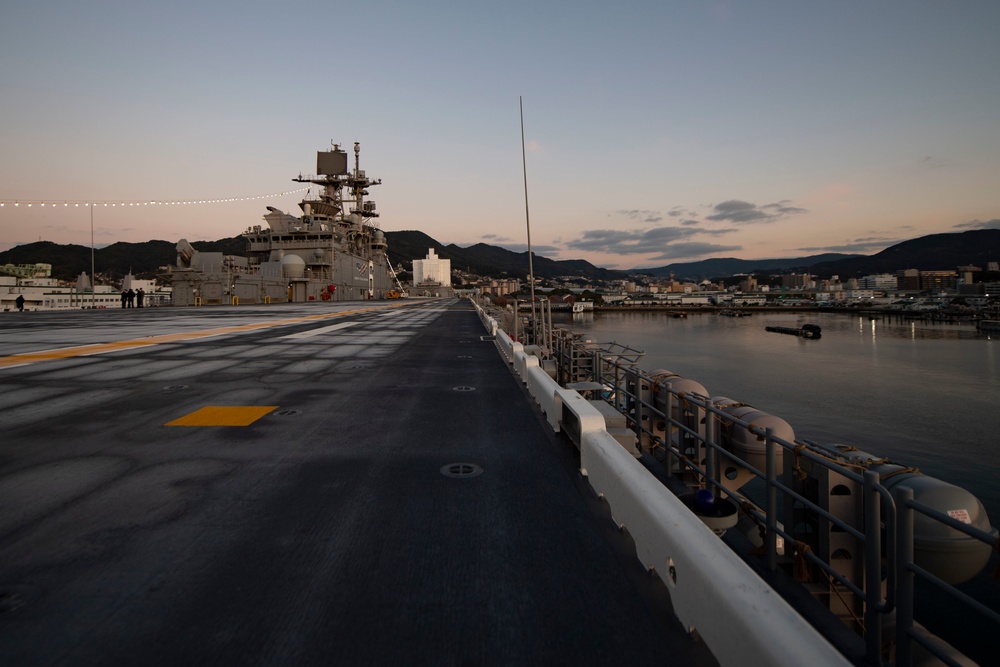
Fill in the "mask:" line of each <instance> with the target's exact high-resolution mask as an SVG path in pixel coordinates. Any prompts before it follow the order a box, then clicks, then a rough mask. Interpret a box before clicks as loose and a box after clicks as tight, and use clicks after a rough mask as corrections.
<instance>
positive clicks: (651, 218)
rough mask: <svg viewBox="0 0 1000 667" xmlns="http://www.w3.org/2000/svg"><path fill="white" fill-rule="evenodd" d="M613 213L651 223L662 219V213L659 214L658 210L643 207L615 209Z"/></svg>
mask: <svg viewBox="0 0 1000 667" xmlns="http://www.w3.org/2000/svg"><path fill="white" fill-rule="evenodd" d="M615 213H617V214H618V215H622V216H625V217H626V218H628V219H629V220H637V221H639V222H647V223H653V222H660V221H661V220H663V215H661V214H660V212H659V211H647V210H644V209H638V208H633V209H630V210H618V211H615ZM668 215H669V214H668Z"/></svg>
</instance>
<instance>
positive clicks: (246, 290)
mask: <svg viewBox="0 0 1000 667" xmlns="http://www.w3.org/2000/svg"><path fill="white" fill-rule="evenodd" d="M360 153H361V145H360V143H358V142H355V144H354V167H353V169H351V168H350V167H349V164H348V155H347V152H346V151H344V150H342V149H341V148H340V145H339V144H334V145H333V147H332V148H331V149H330V150H328V151H319V152H317V154H316V174H315V175H312V176H302V175H301V174H300V175H299V176H298V177H297V178H294V179H292V180H293V181H296V182H298V183H312V184H314V185H317V186H319V188H320V190H319V193H318V194H316V195H313V196H310V195H311V192H310V193H309V194H307V195H306V197H305V198H303V200H302V201H301V202H299V207H300V208H301V210H302V215H301V217H296V216H294V215H291V214H290V213H285V212H284V211H281V210H280V209H277V208H275V207H273V206H268V207H267V213H266V214H265V215H264V221H265V222H266V223H267V225H266V226H264V225H254V226H252V227H250V228H248V229H247V230H246V231H244V232H243V234H242V236H243V237H244V238H245V239H246V241H247V257H236V256H224V255H223V254H222V253H207V252H206V253H201V252H198V251H196V250H195V249H194V248H193V247H192V246H191V244H190V243H188V242H187V241H186V240H184V239H182V240H181V241H180V242H179V243H178V244H177V266H176V267H173V268H172V270H171V278H172V282H173V286H174V290H173V294H174V299H173V303H174V305H179V306H186V305H214V304H237V303H239V304H250V303H281V302H305V301H319V300H322V301H345V300H358V299H382V298H385V297H386V296H387V295H389V296H392V295H393V294H394V290H393V282H394V275H393V271H392V267H391V266H390V264H389V259H388V257H387V255H386V252H387V248H388V245H387V243H386V240H385V234H384V233H383V232H382V230H381V229H379V228H378V225H377V223H376V219H377V218H378V213H377V212H376V210H375V202H374V201H372V200H370V199H368V198H367V197H368V189H369V188H370V187H372V186H374V185H380V184H381V183H382V180H381V179H373V178H370V177H368V176H367V175H366V174H365V172H364V170H362V169H361V168H360Z"/></svg>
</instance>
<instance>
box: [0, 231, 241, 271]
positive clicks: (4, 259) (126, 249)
mask: <svg viewBox="0 0 1000 667" xmlns="http://www.w3.org/2000/svg"><path fill="white" fill-rule="evenodd" d="M176 245H177V244H176V243H175V242H171V241H146V242H144V243H124V242H118V243H112V244H111V245H109V246H105V247H104V248H97V249H96V250H95V251H94V265H95V267H96V268H97V272H98V273H99V274H101V275H104V276H107V277H108V278H111V279H121V278H122V277H123V276H124V275H125V274H127V273H129V272H130V271H131V272H132V274H133V275H135V276H136V277H150V278H151V277H153V275H155V274H156V273H157V270H158V269H159V268H160V267H161V266H166V265H168V264H173V263H174V262H175V261H176V260H177V250H176ZM191 245H193V246H194V248H195V250H199V251H201V252H221V253H225V254H227V255H241V254H244V253H245V252H246V247H247V246H246V240H245V239H243V238H242V237H238V236H237V237H233V238H228V239H220V240H218V241H195V242H194V243H192V244H191ZM37 263H43V264H51V265H52V277H54V278H58V279H60V280H75V279H76V278H77V277H78V276H79V275H80V274H81V273H84V272H86V273H88V274H89V273H90V248H88V247H86V246H82V245H72V244H71V245H60V244H58V243H52V242H51V241H38V242H36V243H25V244H24V245H18V246H14V247H13V248H11V249H10V250H6V251H4V252H0V264H37Z"/></svg>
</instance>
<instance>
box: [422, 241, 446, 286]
mask: <svg viewBox="0 0 1000 667" xmlns="http://www.w3.org/2000/svg"><path fill="white" fill-rule="evenodd" d="M413 286H414V287H416V288H420V287H422V286H434V287H439V286H440V287H450V286H451V260H450V259H441V258H440V257H438V256H437V254H436V253H435V252H434V248H428V249H427V257H426V258H424V259H415V260H413Z"/></svg>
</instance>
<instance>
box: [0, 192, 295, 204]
mask: <svg viewBox="0 0 1000 667" xmlns="http://www.w3.org/2000/svg"><path fill="white" fill-rule="evenodd" d="M308 189H309V188H308V187H306V188H298V189H297V190H287V191H285V192H272V193H271V194H266V195H256V196H254V197H225V198H221V199H184V200H172V201H167V200H155V201H154V200H149V201H127V200H126V201H122V200H121V199H114V200H112V199H31V200H29V199H0V208H3V207H7V206H11V207H14V208H20V207H21V206H24V207H26V208H32V207H34V206H38V207H42V208H48V207H51V208H69V207H73V208H77V207H80V206H84V207H87V206H110V207H127V206H132V207H135V206H184V205H191V204H223V203H227V202H235V201H251V200H254V199H270V198H272V197H282V196H284V195H291V194H295V193H296V192H305V191H306V190H308Z"/></svg>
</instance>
